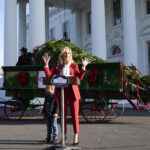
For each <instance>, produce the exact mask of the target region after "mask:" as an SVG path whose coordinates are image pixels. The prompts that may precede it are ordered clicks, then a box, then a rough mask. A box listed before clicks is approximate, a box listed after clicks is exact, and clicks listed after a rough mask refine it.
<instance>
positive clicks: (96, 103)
mask: <svg viewBox="0 0 150 150" xmlns="http://www.w3.org/2000/svg"><path fill="white" fill-rule="evenodd" d="M107 111H108V110H107V106H106V105H105V103H104V102H101V100H95V99H83V100H82V103H81V113H82V116H83V118H84V119H85V120H86V121H87V122H89V123H95V122H98V121H100V120H104V119H105V117H106V116H107V115H106V114H107Z"/></svg>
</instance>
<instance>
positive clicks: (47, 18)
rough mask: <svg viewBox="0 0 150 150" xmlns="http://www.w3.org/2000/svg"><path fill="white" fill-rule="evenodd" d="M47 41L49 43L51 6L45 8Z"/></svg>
mask: <svg viewBox="0 0 150 150" xmlns="http://www.w3.org/2000/svg"><path fill="white" fill-rule="evenodd" d="M45 39H46V41H49V6H48V5H46V6H45Z"/></svg>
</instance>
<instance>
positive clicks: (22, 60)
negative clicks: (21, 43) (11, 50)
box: [16, 47, 33, 66]
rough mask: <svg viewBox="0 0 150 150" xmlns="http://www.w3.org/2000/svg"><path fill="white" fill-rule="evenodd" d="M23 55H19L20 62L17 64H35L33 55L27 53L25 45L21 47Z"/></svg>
mask: <svg viewBox="0 0 150 150" xmlns="http://www.w3.org/2000/svg"><path fill="white" fill-rule="evenodd" d="M20 52H21V56H19V59H18V62H17V63H16V66H21V65H33V61H32V59H31V57H30V56H29V55H28V53H27V49H26V48H25V47H22V48H21V49H20Z"/></svg>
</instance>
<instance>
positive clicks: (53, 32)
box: [50, 28, 55, 40]
mask: <svg viewBox="0 0 150 150" xmlns="http://www.w3.org/2000/svg"><path fill="white" fill-rule="evenodd" d="M50 40H55V28H52V29H50Z"/></svg>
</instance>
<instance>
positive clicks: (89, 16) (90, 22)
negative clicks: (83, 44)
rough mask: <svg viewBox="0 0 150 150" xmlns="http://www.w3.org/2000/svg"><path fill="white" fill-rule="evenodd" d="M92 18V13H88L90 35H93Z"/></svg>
mask: <svg viewBox="0 0 150 150" xmlns="http://www.w3.org/2000/svg"><path fill="white" fill-rule="evenodd" d="M91 19H92V18H91V12H89V13H88V19H87V21H88V28H87V29H88V34H91V26H92V20H91Z"/></svg>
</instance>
